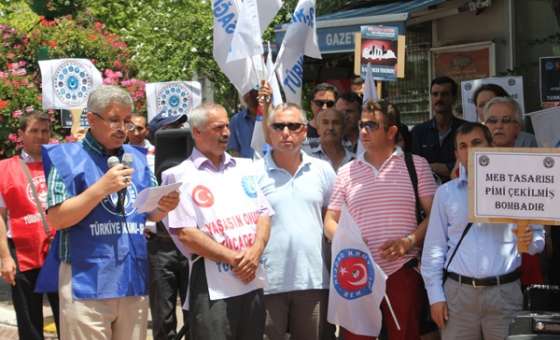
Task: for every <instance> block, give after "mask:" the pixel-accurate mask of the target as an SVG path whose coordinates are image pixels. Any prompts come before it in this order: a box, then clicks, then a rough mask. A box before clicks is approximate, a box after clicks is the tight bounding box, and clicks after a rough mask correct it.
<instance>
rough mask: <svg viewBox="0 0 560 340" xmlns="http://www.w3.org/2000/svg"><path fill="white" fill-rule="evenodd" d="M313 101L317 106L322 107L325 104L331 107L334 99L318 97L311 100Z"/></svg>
mask: <svg viewBox="0 0 560 340" xmlns="http://www.w3.org/2000/svg"><path fill="white" fill-rule="evenodd" d="M313 102H314V103H315V105H317V106H318V107H323V106H325V105H326V106H327V107H328V108H331V107H333V106H334V104H335V102H334V100H319V99H315V100H313Z"/></svg>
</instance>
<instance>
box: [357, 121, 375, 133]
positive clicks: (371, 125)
mask: <svg viewBox="0 0 560 340" xmlns="http://www.w3.org/2000/svg"><path fill="white" fill-rule="evenodd" d="M358 126H359V127H360V130H361V129H363V128H365V129H366V130H367V131H368V132H371V131H374V130H377V129H379V123H378V122H376V121H374V120H366V121H363V120H360V121H359V122H358Z"/></svg>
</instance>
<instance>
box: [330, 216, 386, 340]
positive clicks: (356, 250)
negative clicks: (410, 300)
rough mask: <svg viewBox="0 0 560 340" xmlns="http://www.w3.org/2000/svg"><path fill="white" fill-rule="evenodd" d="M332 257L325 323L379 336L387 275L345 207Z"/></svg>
mask: <svg viewBox="0 0 560 340" xmlns="http://www.w3.org/2000/svg"><path fill="white" fill-rule="evenodd" d="M332 255H333V257H332V258H333V261H332V267H331V280H330V289H329V306H328V315H327V320H328V321H329V322H330V323H331V324H333V325H340V326H341V327H344V328H345V329H347V330H348V331H350V332H352V333H354V334H359V335H365V336H378V335H379V332H380V331H381V321H382V316H381V309H380V304H381V301H382V300H383V296H384V295H385V282H386V281H387V276H386V275H385V273H384V272H383V271H382V270H381V268H379V266H378V265H377V264H376V263H375V261H374V260H373V256H372V255H371V252H370V251H369V249H368V247H367V246H366V244H365V243H364V241H363V239H362V233H361V231H360V228H359V227H358V225H357V224H356V223H355V222H354V220H353V219H352V216H351V215H350V213H349V212H348V211H347V209H346V207H343V208H342V211H341V213H340V220H339V222H338V228H337V229H336V232H335V234H334V237H333V241H332Z"/></svg>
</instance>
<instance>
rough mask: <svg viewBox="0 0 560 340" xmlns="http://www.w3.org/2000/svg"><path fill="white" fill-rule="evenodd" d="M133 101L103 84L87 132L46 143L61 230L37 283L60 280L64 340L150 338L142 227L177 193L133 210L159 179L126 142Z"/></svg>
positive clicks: (92, 101) (54, 220)
mask: <svg viewBox="0 0 560 340" xmlns="http://www.w3.org/2000/svg"><path fill="white" fill-rule="evenodd" d="M132 108H133V102H132V98H131V97H130V95H129V94H128V92H126V91H125V90H123V89H121V88H118V87H116V86H106V85H103V86H100V87H98V88H96V89H95V90H94V91H93V92H92V93H91V94H90V96H89V98H88V103H87V111H88V112H87V118H88V122H89V125H90V130H89V132H88V133H87V135H86V136H85V138H84V139H83V140H82V141H81V142H79V143H66V144H57V145H49V146H46V147H43V163H44V168H45V174H47V178H48V180H47V183H48V196H47V201H48V220H49V222H50V224H51V226H52V227H53V228H55V229H57V230H59V232H58V233H57V236H56V238H55V241H54V243H53V246H52V247H51V252H50V253H49V255H48V259H47V263H46V264H45V266H43V270H42V272H41V276H40V279H39V284H38V289H39V290H48V289H52V288H53V287H52V285H53V284H55V285H56V283H57V282H58V284H57V286H58V287H54V288H55V289H56V288H58V290H59V296H60V311H61V314H60V320H61V322H60V326H61V327H60V328H61V329H60V336H61V338H62V339H65V340H72V339H80V340H81V339H123V338H126V337H129V338H133V339H143V338H146V326H147V312H148V308H147V307H148V299H147V297H146V295H147V294H148V280H147V279H148V264H147V258H146V239H145V237H144V234H143V229H144V226H145V223H146V220H147V219H149V220H152V221H159V220H161V219H162V218H163V217H164V216H165V215H167V213H168V212H169V211H170V210H173V209H174V208H175V207H176V206H177V204H178V194H177V193H176V192H175V193H172V194H169V195H166V196H164V197H163V198H162V199H160V201H159V204H158V206H157V209H156V210H154V211H153V212H150V213H139V212H138V211H137V210H136V208H135V206H134V201H135V200H136V195H137V194H138V193H139V192H141V191H142V190H143V189H145V188H148V187H151V186H154V185H155V184H156V181H155V177H154V175H153V173H152V172H151V171H150V169H149V168H148V164H147V161H146V156H145V154H144V153H142V152H140V151H139V150H137V149H136V148H134V147H130V146H129V145H123V144H124V142H125V139H126V132H127V131H130V130H132V129H133V128H134V124H133V123H132V121H131V116H132V113H131V112H132ZM121 159H122V164H121V161H120V160H121ZM49 275H50V276H49Z"/></svg>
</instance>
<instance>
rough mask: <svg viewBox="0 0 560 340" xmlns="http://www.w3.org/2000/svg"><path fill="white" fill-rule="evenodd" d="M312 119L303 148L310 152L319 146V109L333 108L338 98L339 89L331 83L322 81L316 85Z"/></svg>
mask: <svg viewBox="0 0 560 340" xmlns="http://www.w3.org/2000/svg"><path fill="white" fill-rule="evenodd" d="M311 98H312V99H311V104H310V107H311V114H312V117H311V121H310V122H309V123H308V124H307V139H306V140H305V141H304V143H303V150H304V151H305V152H307V153H310V152H311V150H313V149H314V148H316V147H317V146H319V133H318V132H317V121H316V117H317V113H319V111H321V110H324V109H328V108H332V107H334V105H335V104H336V100H337V98H338V90H337V89H336V87H335V86H334V85H331V84H329V83H320V84H319V85H317V86H315V88H314V89H313V92H312V93H311Z"/></svg>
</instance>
